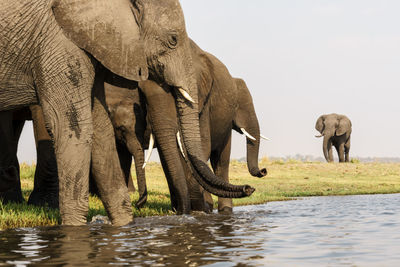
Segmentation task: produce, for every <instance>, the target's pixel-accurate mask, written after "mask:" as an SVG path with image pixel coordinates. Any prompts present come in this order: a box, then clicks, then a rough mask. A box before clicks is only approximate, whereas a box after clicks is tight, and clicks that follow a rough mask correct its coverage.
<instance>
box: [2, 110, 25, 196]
mask: <svg viewBox="0 0 400 267" xmlns="http://www.w3.org/2000/svg"><path fill="white" fill-rule="evenodd" d="M24 122H25V121H19V123H17V124H16V123H15V122H14V121H13V113H12V112H11V111H3V112H0V139H1V143H0V145H1V146H0V167H3V168H4V169H10V168H11V167H13V168H12V169H13V170H16V173H15V175H14V174H13V175H10V178H11V177H13V179H15V181H13V182H12V184H11V185H9V186H8V187H7V190H5V191H4V192H0V199H2V201H3V203H8V202H16V203H21V202H23V201H24V199H23V197H22V192H21V181H20V176H19V162H18V158H17V144H18V140H19V136H20V134H21V131H22V128H23V125H24ZM5 178H6V177H0V179H5ZM5 180H7V181H3V182H7V183H9V181H8V179H5Z"/></svg>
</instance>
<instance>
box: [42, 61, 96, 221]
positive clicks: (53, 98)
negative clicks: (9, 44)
mask: <svg viewBox="0 0 400 267" xmlns="http://www.w3.org/2000/svg"><path fill="white" fill-rule="evenodd" d="M81 65H82V66H83V65H84V64H83V63H82V64H81ZM59 69H60V70H63V69H64V70H65V69H67V70H68V66H65V68H62V67H60V68H59ZM58 75H59V77H60V81H57V83H56V84H57V85H64V86H66V87H67V88H65V90H51V89H50V88H52V87H55V85H54V81H46V83H45V84H44V85H43V87H44V88H46V89H47V90H46V91H45V90H44V89H42V90H39V97H40V99H41V105H42V108H43V115H44V118H45V123H46V127H47V128H48V129H49V130H50V131H51V133H52V137H53V140H54V150H55V155H56V159H57V169H58V177H59V207H60V214H61V218H62V223H63V224H64V225H82V224H85V223H86V216H87V212H88V207H89V206H88V201H89V194H88V193H89V192H88V184H89V181H88V178H89V167H90V153H91V144H92V134H93V131H92V118H91V110H90V107H91V103H90V95H91V93H90V89H91V84H90V85H89V84H87V86H86V88H80V87H81V86H79V87H78V88H77V87H75V85H74V84H72V81H71V80H70V79H68V78H67V77H65V79H61V78H62V74H58ZM49 76H50V77H51V76H52V75H49ZM53 77H54V76H53ZM68 85H69V86H68ZM57 87H58V86H57ZM82 87H83V86H82ZM39 88H40V87H39Z"/></svg>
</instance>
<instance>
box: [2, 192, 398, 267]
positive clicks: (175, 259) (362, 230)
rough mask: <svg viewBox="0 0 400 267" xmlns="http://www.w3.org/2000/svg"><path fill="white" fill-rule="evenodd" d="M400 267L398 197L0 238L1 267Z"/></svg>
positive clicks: (314, 200) (11, 233)
mask: <svg viewBox="0 0 400 267" xmlns="http://www.w3.org/2000/svg"><path fill="white" fill-rule="evenodd" d="M109 264H112V265H117V266H121V265H127V266H165V265H170V266H204V265H208V266H400V194H392V195H365V196H344V197H311V198H303V199H299V200H293V201H285V202H270V203H268V204H264V205H256V206H244V207H237V208H235V209H234V214H233V215H231V216H227V215H219V214H211V215H206V214H197V215H194V216H168V217H151V218H137V219H135V223H134V224H133V225H131V226H125V227H120V228H118V227H112V226H109V225H104V224H93V225H88V226H84V227H47V228H46V227H42V228H25V229H14V230H8V231H3V232H0V266H46V265H47V266H49V265H58V266H105V265H109Z"/></svg>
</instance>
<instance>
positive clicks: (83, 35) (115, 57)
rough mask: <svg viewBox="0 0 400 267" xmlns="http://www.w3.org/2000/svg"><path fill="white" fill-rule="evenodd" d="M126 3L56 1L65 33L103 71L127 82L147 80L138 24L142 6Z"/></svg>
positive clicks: (113, 0)
mask: <svg viewBox="0 0 400 267" xmlns="http://www.w3.org/2000/svg"><path fill="white" fill-rule="evenodd" d="M132 2H133V3H134V4H132V3H131V1H129V0H55V1H54V3H53V12H54V15H55V18H56V20H57V22H58V23H59V25H60V26H61V28H62V29H63V31H64V34H65V35H66V36H67V37H68V38H69V39H71V40H72V41H73V42H74V43H75V44H76V45H77V46H79V47H80V48H82V49H84V50H86V51H87V52H89V53H90V54H92V55H93V56H94V57H95V58H96V59H97V60H98V61H100V62H101V63H102V64H103V65H104V66H105V67H106V68H108V69H109V70H111V71H112V72H114V73H115V74H118V75H119V76H122V77H124V78H126V79H129V80H135V81H142V80H146V79H147V77H148V69H147V60H146V56H145V53H144V45H143V42H142V41H141V40H140V31H139V26H138V21H140V19H141V14H142V12H143V10H140V9H141V8H142V5H138V4H136V1H132Z"/></svg>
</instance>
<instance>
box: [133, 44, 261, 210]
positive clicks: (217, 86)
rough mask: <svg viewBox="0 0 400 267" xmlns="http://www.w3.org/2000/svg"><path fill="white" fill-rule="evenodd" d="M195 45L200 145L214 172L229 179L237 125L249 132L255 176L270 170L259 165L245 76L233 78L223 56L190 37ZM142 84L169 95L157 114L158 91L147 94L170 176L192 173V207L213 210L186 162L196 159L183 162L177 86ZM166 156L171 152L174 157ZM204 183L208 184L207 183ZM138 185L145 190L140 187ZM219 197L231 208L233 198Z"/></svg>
mask: <svg viewBox="0 0 400 267" xmlns="http://www.w3.org/2000/svg"><path fill="white" fill-rule="evenodd" d="M191 50H192V57H193V62H194V65H195V70H196V77H197V78H196V80H197V84H198V90H199V93H198V95H199V119H200V131H201V145H202V149H203V153H204V155H206V158H205V160H207V159H210V161H211V165H212V168H213V170H214V172H215V174H216V175H217V176H218V177H220V178H222V179H223V180H224V181H226V182H228V171H229V161H230V148H231V132H232V129H235V130H236V131H238V132H239V133H241V134H245V135H246V136H247V163H248V169H249V172H250V173H251V175H253V176H256V177H263V176H265V175H266V174H267V170H266V169H265V168H263V169H261V170H260V169H259V167H258V153H259V145H260V138H261V136H262V135H260V129H259V124H258V120H257V116H256V113H255V110H254V105H253V101H252V98H251V95H250V92H249V90H248V88H247V86H246V84H245V82H244V81H243V80H242V79H234V78H233V77H232V76H231V75H230V74H229V71H228V70H227V68H226V67H225V65H224V64H223V63H222V62H220V61H219V60H218V59H217V58H216V57H214V56H213V55H211V54H209V53H207V52H205V51H203V50H201V48H199V47H198V46H197V45H196V44H195V43H194V42H193V41H191ZM139 86H140V88H141V90H142V91H143V92H145V94H152V95H158V98H162V99H165V100H164V101H166V99H169V105H168V107H167V108H164V109H163V110H164V111H163V116H162V117H161V116H160V117H159V118H156V119H155V118H154V113H157V112H158V111H157V110H155V109H154V108H153V106H154V104H152V103H151V102H152V100H153V99H155V97H154V96H152V97H147V99H148V101H147V105H148V112H149V117H150V119H149V120H150V122H151V127H152V130H153V132H154V134H155V137H156V141H157V145H158V150H159V153H160V159H161V163H162V165H163V168H164V172H165V174H166V175H167V177H168V176H171V177H175V178H170V179H169V180H173V179H177V178H176V177H179V176H182V177H187V178H188V181H187V184H188V186H189V192H190V194H191V205H192V209H194V210H206V211H210V207H212V205H213V202H212V199H211V196H210V195H209V194H208V193H204V198H205V201H206V202H204V201H203V200H204V199H203V195H202V194H203V190H202V188H199V184H198V183H196V181H195V180H194V179H193V178H192V177H191V173H192V171H191V170H190V168H187V165H190V164H191V162H189V161H187V164H182V163H181V160H182V159H180V154H183V155H185V154H186V153H187V152H186V151H184V150H185V149H184V148H183V145H182V144H180V143H181V142H180V140H179V139H180V127H181V125H179V122H178V121H177V117H178V114H177V111H176V109H175V107H174V105H173V101H174V98H173V91H171V90H170V89H169V88H168V87H165V86H164V87H162V86H159V85H157V84H156V83H154V82H152V81H142V82H139ZM150 92H151V93H150ZM175 136H176V138H175ZM176 139H177V140H176ZM177 144H178V146H177ZM172 152H174V153H172ZM181 152H182V153H181ZM166 158H170V159H169V160H170V163H168V162H167V160H166ZM184 160H187V156H184ZM201 185H202V184H201ZM202 186H203V185H202ZM205 189H206V190H207V188H205ZM175 190H176V188H174V187H173V186H172V185H170V191H171V201H172V205H173V206H174V207H175V208H176V209H178V210H179V205H180V204H179V201H177V200H175V199H174V198H175V196H174V195H175V193H174V192H175ZM139 191H143V190H140V188H139ZM207 191H209V190H207ZM218 202H219V205H218V210H219V211H222V212H231V211H232V200H231V199H226V198H219V201H218Z"/></svg>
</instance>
